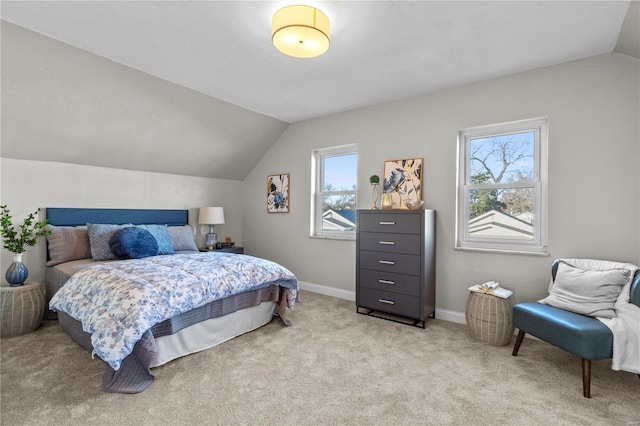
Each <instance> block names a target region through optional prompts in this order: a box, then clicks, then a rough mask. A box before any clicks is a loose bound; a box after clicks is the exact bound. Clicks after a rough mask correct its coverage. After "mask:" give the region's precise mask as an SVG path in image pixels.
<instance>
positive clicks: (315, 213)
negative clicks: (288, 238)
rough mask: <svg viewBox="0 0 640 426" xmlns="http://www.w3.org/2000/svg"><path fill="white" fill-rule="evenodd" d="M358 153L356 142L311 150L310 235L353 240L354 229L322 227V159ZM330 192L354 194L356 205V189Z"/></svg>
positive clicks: (323, 192)
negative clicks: (331, 229)
mask: <svg viewBox="0 0 640 426" xmlns="http://www.w3.org/2000/svg"><path fill="white" fill-rule="evenodd" d="M347 154H358V144H349V145H340V146H334V147H330V148H320V149H316V150H313V151H312V154H311V176H312V180H311V220H310V222H311V229H310V237H312V238H325V239H336V240H355V239H356V232H355V230H354V231H325V230H323V229H322V196H323V195H325V194H326V192H325V191H323V190H322V189H323V188H324V180H323V178H324V169H323V167H324V161H322V160H323V159H324V158H325V157H333V156H337V155H347ZM331 194H335V195H341V194H354V195H355V196H356V204H355V205H356V206H357V205H358V190H357V188H356V189H355V190H353V191H351V190H350V191H331Z"/></svg>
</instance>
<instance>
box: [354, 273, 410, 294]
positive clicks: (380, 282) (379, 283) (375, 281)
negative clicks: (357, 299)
mask: <svg viewBox="0 0 640 426" xmlns="http://www.w3.org/2000/svg"><path fill="white" fill-rule="evenodd" d="M358 285H360V286H362V287H367V288H373V289H376V290H381V291H390V292H393V293H401V294H406V295H409V296H420V276H419V275H405V274H396V273H394V272H383V271H374V270H371V269H360V279H359V280H358Z"/></svg>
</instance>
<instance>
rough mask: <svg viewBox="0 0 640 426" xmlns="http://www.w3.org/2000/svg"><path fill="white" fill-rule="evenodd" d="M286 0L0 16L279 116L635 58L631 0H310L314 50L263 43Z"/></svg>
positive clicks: (6, 11)
mask: <svg viewBox="0 0 640 426" xmlns="http://www.w3.org/2000/svg"><path fill="white" fill-rule="evenodd" d="M285 4H286V3H285V2H271V1H170V2H166V1H116V2H114V1H91V2H81V1H74V2H59V1H18V2H14V1H2V5H1V6H2V7H1V17H2V20H4V21H7V22H11V23H14V24H16V25H19V26H21V27H24V28H27V29H29V30H32V31H35V32H37V33H40V34H43V35H45V36H47V37H51V38H53V39H56V40H60V41H62V42H64V43H67V44H69V45H71V46H75V47H78V48H80V49H83V50H85V51H87V52H91V53H93V54H96V55H99V56H101V57H104V58H107V59H109V60H111V61H115V62H117V63H120V64H124V65H126V66H128V67H131V68H133V69H136V70H139V71H142V72H144V73H147V74H150V75H152V76H155V77H159V78H161V79H164V80H167V81H169V82H172V83H175V84H177V85H180V86H184V87H186V88H189V89H192V90H194V91H196V92H199V93H202V94H205V95H208V96H210V97H213V98H216V99H218V100H222V101H225V102H228V103H230V104H232V105H235V106H237V107H241V108H242V109H246V110H249V111H253V112H256V113H259V114H261V115H264V116H268V117H272V118H275V119H277V120H279V121H282V122H285V123H292V122H297V121H301V120H305V119H309V118H314V117H319V116H323V115H327V114H332V113H337V112H342V111H348V110H351V109H356V108H360V107H365V106H369V105H374V104H379V103H383V102H387V101H392V100H398V99H403V98H408V97H412V96H416V95H420V94H427V93H432V92H435V91H438V90H442V89H445V88H449V87H455V86H460V85H464V84H470V83H474V82H478V81H483V80H487V79H491V78H496V77H499V76H503V75H508V74H513V73H517V72H521V71H527V70H531V69H535V68H540V67H545V66H550V65H554V64H558V63H563V62H567V61H572V60H577V59H581V58H586V57H589V56H594V55H599V54H604V53H609V52H612V51H618V52H620V53H624V54H627V55H631V56H635V57H640V54H639V52H640V47H639V46H640V35H639V34H640V33H639V31H640V30H639V25H638V15H640V12H639V10H640V9H639V8H638V2H637V1H634V2H629V1H532V2H520V1H499V2H493V1H469V2H466V1H409V2H405V1H397V2H395V1H326V2H319V1H313V2H310V3H309V4H311V5H313V6H316V7H318V8H320V9H322V10H323V11H324V12H325V13H326V14H327V15H328V16H329V18H330V20H331V46H330V48H329V50H328V52H327V53H325V54H324V55H322V56H320V57H317V58H313V59H295V58H291V57H288V56H285V55H283V54H282V53H280V52H279V51H277V50H276V49H275V48H274V47H273V45H272V44H271V27H270V25H271V16H272V15H273V13H274V12H275V11H276V10H277V9H278V8H280V7H282V6H284V5H285ZM630 6H631V7H630ZM275 137H276V138H277V136H275ZM5 143H6V142H5V141H3V145H4V144H5ZM263 143H265V144H269V146H270V144H272V143H273V140H270V141H269V140H266V141H264V142H263ZM193 148H194V149H197V147H193ZM229 149H233V148H229ZM251 161H254V160H251Z"/></svg>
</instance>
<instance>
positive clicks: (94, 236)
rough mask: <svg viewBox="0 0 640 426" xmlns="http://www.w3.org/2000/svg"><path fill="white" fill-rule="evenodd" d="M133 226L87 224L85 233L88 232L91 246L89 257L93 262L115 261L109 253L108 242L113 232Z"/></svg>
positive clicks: (114, 257) (113, 256)
mask: <svg viewBox="0 0 640 426" xmlns="http://www.w3.org/2000/svg"><path fill="white" fill-rule="evenodd" d="M130 226H133V225H131V224H130V223H128V224H126V225H113V224H106V223H87V231H88V232H89V244H91V257H92V258H93V260H110V259H117V257H116V256H115V255H114V254H113V253H112V252H111V248H110V247H109V240H110V239H111V236H112V235H113V233H114V232H116V231H117V230H119V229H123V228H126V227H130Z"/></svg>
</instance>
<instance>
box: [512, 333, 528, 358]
mask: <svg viewBox="0 0 640 426" xmlns="http://www.w3.org/2000/svg"><path fill="white" fill-rule="evenodd" d="M524 335H525V332H524V331H522V330H519V331H518V337H516V344H515V345H513V352H511V355H513V356H516V355H518V351H519V350H520V345H521V344H522V339H524Z"/></svg>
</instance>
